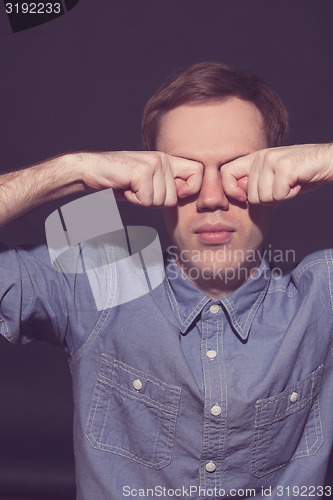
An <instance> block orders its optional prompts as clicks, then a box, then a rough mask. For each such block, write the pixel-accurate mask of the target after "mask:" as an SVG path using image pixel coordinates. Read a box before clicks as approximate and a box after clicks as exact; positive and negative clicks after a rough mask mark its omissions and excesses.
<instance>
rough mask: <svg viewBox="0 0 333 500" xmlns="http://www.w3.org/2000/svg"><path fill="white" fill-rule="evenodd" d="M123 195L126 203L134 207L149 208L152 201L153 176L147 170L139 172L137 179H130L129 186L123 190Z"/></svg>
mask: <svg viewBox="0 0 333 500" xmlns="http://www.w3.org/2000/svg"><path fill="white" fill-rule="evenodd" d="M124 194H125V197H126V198H127V200H128V201H130V202H132V203H135V204H136V205H144V206H146V207H149V206H151V205H152V204H153V201H154V185H153V176H152V175H151V174H150V172H149V171H148V170H147V171H146V172H143V171H141V175H140V176H139V178H133V179H131V185H130V187H129V188H126V189H124Z"/></svg>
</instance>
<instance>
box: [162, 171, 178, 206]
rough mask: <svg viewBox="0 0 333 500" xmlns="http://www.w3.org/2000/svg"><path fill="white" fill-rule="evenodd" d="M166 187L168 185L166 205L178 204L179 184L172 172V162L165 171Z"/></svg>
mask: <svg viewBox="0 0 333 500" xmlns="http://www.w3.org/2000/svg"><path fill="white" fill-rule="evenodd" d="M165 187H166V194H165V199H164V206H166V207H172V206H175V205H177V201H178V197H177V186H176V183H175V179H174V178H173V175H172V172H171V168H170V164H169V165H168V168H167V169H166V171H165Z"/></svg>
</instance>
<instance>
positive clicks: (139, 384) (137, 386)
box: [133, 379, 142, 391]
mask: <svg viewBox="0 0 333 500" xmlns="http://www.w3.org/2000/svg"><path fill="white" fill-rule="evenodd" d="M133 387H134V389H135V390H136V391H141V389H142V382H141V380H139V379H137V380H134V381H133Z"/></svg>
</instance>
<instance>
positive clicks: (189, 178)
mask: <svg viewBox="0 0 333 500" xmlns="http://www.w3.org/2000/svg"><path fill="white" fill-rule="evenodd" d="M169 158H170V168H171V171H172V175H173V177H174V179H175V183H176V186H177V193H178V196H179V197H180V198H184V197H186V196H191V195H193V194H196V193H198V192H199V190H200V188H201V184H202V173H203V165H202V164H201V163H200V162H197V161H193V160H186V159H184V158H179V157H177V156H170V157H169Z"/></svg>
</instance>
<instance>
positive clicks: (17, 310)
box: [0, 244, 98, 354]
mask: <svg viewBox="0 0 333 500" xmlns="http://www.w3.org/2000/svg"><path fill="white" fill-rule="evenodd" d="M86 282H87V279H86V276H85V275H84V274H80V275H78V274H75V273H62V272H59V271H58V270H56V269H54V268H53V267H52V264H51V260H50V257H49V252H48V249H47V247H46V246H44V245H41V246H35V247H26V246H25V247H20V248H7V247H6V246H5V245H4V244H0V333H1V335H2V336H3V337H5V338H6V339H7V340H8V341H10V342H13V343H18V344H26V343H28V342H31V341H32V340H47V341H50V342H52V343H55V344H57V345H60V346H62V347H63V348H64V349H65V350H66V351H67V352H68V353H69V354H72V353H73V352H75V350H76V349H78V348H79V347H80V346H81V345H82V344H83V343H84V341H85V338H86V336H87V335H89V331H91V329H92V328H93V325H94V322H95V321H96V315H97V312H98V311H97V310H96V307H95V305H94V301H93V297H92V294H91V290H90V288H89V287H87V286H86Z"/></svg>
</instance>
